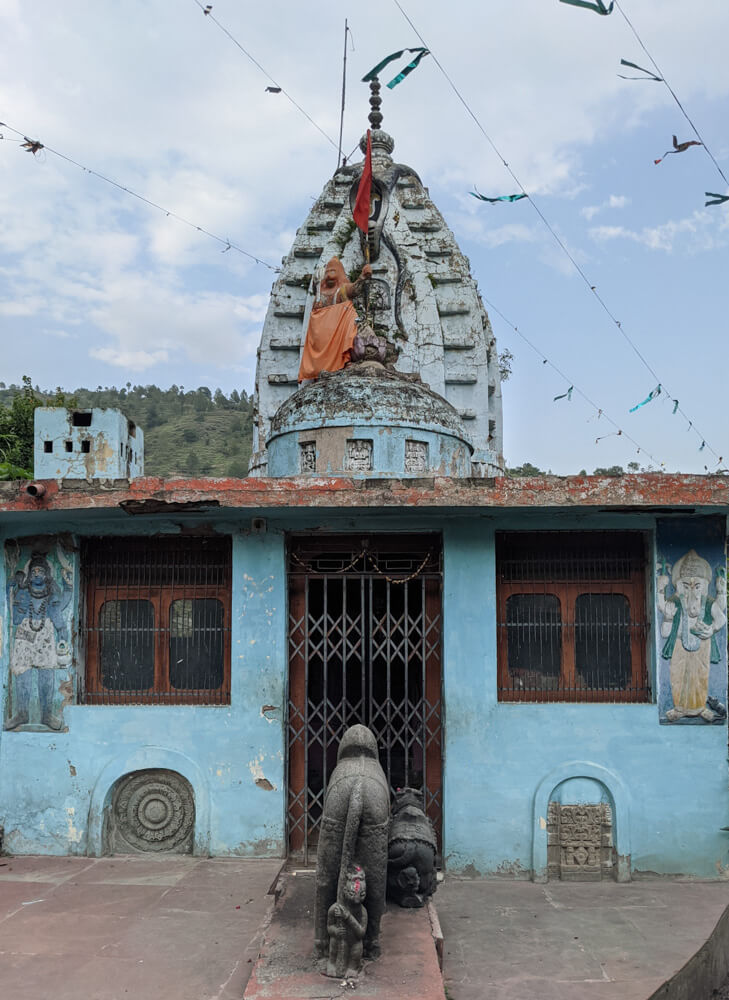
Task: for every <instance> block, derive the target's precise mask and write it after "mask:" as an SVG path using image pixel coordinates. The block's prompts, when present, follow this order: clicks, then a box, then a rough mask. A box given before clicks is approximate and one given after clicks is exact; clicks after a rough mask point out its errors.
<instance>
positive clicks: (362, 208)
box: [352, 129, 372, 263]
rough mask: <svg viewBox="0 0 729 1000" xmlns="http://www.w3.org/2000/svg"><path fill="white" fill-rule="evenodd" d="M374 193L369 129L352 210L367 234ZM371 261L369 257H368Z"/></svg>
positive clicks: (359, 225) (358, 224)
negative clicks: (371, 197)
mask: <svg viewBox="0 0 729 1000" xmlns="http://www.w3.org/2000/svg"><path fill="white" fill-rule="evenodd" d="M371 194H372V135H371V134H370V130H369V129H367V151H366V152H365V158H364V166H363V167H362V176H361V177H360V179H359V187H358V188H357V198H356V199H355V202H354V208H353V210H352V218H353V219H354V221H355V223H356V224H357V226H358V227H359V228H360V229H361V230H362V232H363V233H364V234H365V236H366V235H367V233H368V232H369V227H370V196H371ZM367 251H368V253H369V244H368V246H367ZM368 263H369V259H368Z"/></svg>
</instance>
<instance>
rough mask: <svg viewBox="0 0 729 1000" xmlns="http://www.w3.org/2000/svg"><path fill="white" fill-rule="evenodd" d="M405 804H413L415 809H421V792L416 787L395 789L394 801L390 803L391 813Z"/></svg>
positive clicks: (402, 807) (397, 810)
mask: <svg viewBox="0 0 729 1000" xmlns="http://www.w3.org/2000/svg"><path fill="white" fill-rule="evenodd" d="M406 806H415V808H416V809H420V810H422V808H423V793H422V792H421V791H420V790H419V789H417V788H407V787H406V788H398V789H397V790H396V791H395V801H394V802H393V804H392V812H393V814H394V813H396V812H399V811H400V810H401V809H404V808H405V807H406Z"/></svg>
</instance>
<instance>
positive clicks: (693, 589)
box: [673, 549, 712, 618]
mask: <svg viewBox="0 0 729 1000" xmlns="http://www.w3.org/2000/svg"><path fill="white" fill-rule="evenodd" d="M711 577H712V572H711V566H710V565H709V564H708V562H707V561H706V559H702V557H701V556H700V555H699V554H698V553H697V552H696V551H695V550H694V549H691V551H690V552H687V553H686V555H684V556H681V558H680V559H679V560H677V562H676V564H675V565H674V567H673V585H674V587H675V588H676V595H677V596H678V598H679V600H680V601H681V604H682V605H683V606H684V607H685V608H686V611H687V613H688V614H689V615H690V616H691V617H692V618H697V617H698V616H699V614H701V607H702V603H703V598H705V597H706V596H707V594H708V593H709V583H710V582H711Z"/></svg>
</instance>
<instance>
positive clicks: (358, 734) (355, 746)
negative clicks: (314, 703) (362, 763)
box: [337, 724, 379, 763]
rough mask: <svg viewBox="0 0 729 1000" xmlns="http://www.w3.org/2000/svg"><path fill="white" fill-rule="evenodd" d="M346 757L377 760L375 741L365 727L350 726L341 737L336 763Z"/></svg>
mask: <svg viewBox="0 0 729 1000" xmlns="http://www.w3.org/2000/svg"><path fill="white" fill-rule="evenodd" d="M347 757H371V758H372V759H373V760H379V755H378V753H377V740H376V739H375V737H374V736H373V734H372V733H371V732H370V730H369V729H368V728H367V726H361V725H359V724H357V725H356V726H350V727H349V729H348V730H347V731H346V732H345V734H344V736H343V737H342V742H341V743H340V744H339V751H338V753H337V763H339V761H340V760H345V759H346V758H347Z"/></svg>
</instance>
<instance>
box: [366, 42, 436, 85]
mask: <svg viewBox="0 0 729 1000" xmlns="http://www.w3.org/2000/svg"><path fill="white" fill-rule="evenodd" d="M406 52H417V53H418V54H417V55H416V56H415V58H414V59H413V60H412V61H411V62H409V63H408V64H407V66H404V67H403V68H402V69H401V70H400V72H399V73H398V74H397V76H396V77H393V79H392V80H390V82H389V83H388V85H387V86H388V87H389V88H390V90H392V88H393V87H396V86H397V85H398V83H401V82H402V81H403V80H404V79H405V77H406V76H408V75H409V74H410V73H412V71H413V70H414V69H416V68H417V66H418V64H419V63H420V60H421V59H422V58H423V57H424V56H427V55H430V49H426V48H424V47H423V46H419V47H417V48H414V49H400V51H399V52H392V53H391V54H390V55H389V56H386V57H385V58H384V59H383V60H382V62H379V63H377V65H376V66H375V67H374V69H371V70H370V71H369V73H368V74H367V75H366V76H363V77H362V83H369V82H370V80H376V79H377V77H378V76H379V73H380V70H381V69H384V68H385V66H387V65H388V63H391V62H393V60H395V59H399V58H400V57H401V56H403V55H404V54H405V53H406Z"/></svg>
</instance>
